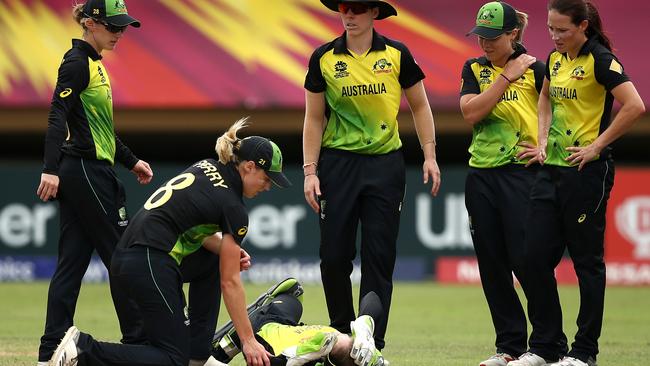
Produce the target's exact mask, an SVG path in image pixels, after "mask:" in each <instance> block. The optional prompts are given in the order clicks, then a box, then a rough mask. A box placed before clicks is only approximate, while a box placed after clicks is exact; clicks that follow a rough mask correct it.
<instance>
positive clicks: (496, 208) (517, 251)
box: [465, 164, 536, 357]
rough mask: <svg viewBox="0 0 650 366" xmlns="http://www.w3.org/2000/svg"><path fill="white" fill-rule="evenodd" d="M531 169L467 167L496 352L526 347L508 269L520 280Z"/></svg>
mask: <svg viewBox="0 0 650 366" xmlns="http://www.w3.org/2000/svg"><path fill="white" fill-rule="evenodd" d="M535 171H536V170H535V168H532V167H531V168H526V167H524V166H523V165H516V164H509V165H506V166H502V167H498V168H491V169H476V168H470V169H469V172H468V174H467V179H466V181H465V206H466V207H467V212H468V214H469V222H470V232H471V234H472V241H473V243H474V250H475V252H476V258H477V260H478V265H479V271H480V274H481V285H482V286H483V292H484V293H485V299H486V300H487V303H488V307H489V308H490V314H491V316H492V323H493V324H494V330H495V332H496V342H495V345H496V349H497V353H502V352H505V353H508V354H510V355H513V356H515V357H518V356H519V355H521V354H522V353H524V352H525V351H526V349H527V343H526V342H527V339H528V333H527V320H526V315H525V313H524V310H523V307H522V305H521V302H520V301H519V297H518V296H517V292H516V291H515V288H514V285H513V280H512V273H513V272H514V274H515V275H516V276H517V279H519V280H520V281H521V280H522V278H523V277H522V270H523V261H524V255H525V247H524V234H525V220H526V214H527V212H528V206H529V195H530V188H531V187H532V185H533V181H534V179H535Z"/></svg>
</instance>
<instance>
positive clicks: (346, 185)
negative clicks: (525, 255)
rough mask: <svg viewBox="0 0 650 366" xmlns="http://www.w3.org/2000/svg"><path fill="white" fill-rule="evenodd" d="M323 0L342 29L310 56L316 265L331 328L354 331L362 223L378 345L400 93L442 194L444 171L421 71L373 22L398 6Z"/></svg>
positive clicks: (434, 188)
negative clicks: (354, 280)
mask: <svg viewBox="0 0 650 366" xmlns="http://www.w3.org/2000/svg"><path fill="white" fill-rule="evenodd" d="M321 2H322V3H323V5H325V6H326V7H327V8H328V9H330V10H332V11H335V12H337V13H338V17H339V18H340V19H341V23H342V26H343V30H344V33H343V34H342V35H340V36H339V37H337V38H335V39H333V40H332V41H330V42H327V43H325V44H323V45H322V46H320V47H318V48H317V49H316V50H314V52H313V53H312V56H311V57H310V60H309V70H308V71H307V75H306V77H305V83H304V87H305V89H306V90H305V122H304V129H303V159H304V165H303V173H304V177H305V178H304V191H303V193H304V195H305V200H306V201H307V203H308V204H309V206H310V207H311V208H312V210H313V211H314V212H315V213H317V214H318V216H319V219H320V250H319V255H320V259H321V264H320V268H321V278H322V281H323V289H324V292H325V298H326V301H327V308H328V312H329V317H330V325H331V326H332V327H333V328H336V329H337V330H338V331H340V332H342V333H350V331H351V330H350V322H351V321H353V320H354V319H355V311H354V304H353V300H352V299H353V296H352V286H351V284H350V274H351V273H352V268H353V265H352V261H353V259H354V258H355V256H356V254H357V240H356V239H357V231H358V230H360V231H361V240H360V244H359V247H360V251H359V252H360V253H361V290H360V294H359V298H362V297H363V296H364V295H365V294H366V293H368V292H369V291H374V292H375V293H376V294H377V296H379V299H380V301H381V303H382V306H383V309H384V312H383V313H382V314H381V316H379V317H378V318H377V328H376V330H377V331H376V332H375V334H374V336H375V343H376V345H377V348H378V349H381V348H383V347H384V346H385V340H384V336H385V334H386V329H387V326H388V314H389V313H390V311H389V310H390V304H391V298H392V291H393V282H392V276H393V269H394V268H395V259H396V255H397V254H396V252H397V235H398V229H399V222H400V215H401V207H402V201H403V198H404V189H405V184H406V174H405V169H406V168H405V165H404V157H403V154H402V141H401V139H400V136H399V131H398V121H397V114H398V112H399V106H400V103H401V101H402V95H404V96H405V97H406V99H407V101H408V104H409V106H410V108H411V111H412V112H413V116H414V118H413V122H414V125H415V129H416V131H417V135H418V139H419V141H420V146H421V148H422V155H423V158H424V163H423V164H422V173H423V174H422V175H423V177H424V179H423V180H424V183H425V184H426V183H428V182H429V180H430V181H431V183H432V185H431V194H432V195H436V194H437V192H438V189H439V187H440V168H439V167H438V163H437V161H436V152H435V127H434V123H433V115H432V113H431V108H430V106H429V101H428V99H427V97H426V90H425V88H424V83H423V81H422V80H423V79H424V77H425V76H424V72H423V71H422V69H421V68H420V66H418V64H417V63H416V62H415V59H414V57H413V55H411V52H410V51H409V49H408V47H407V46H406V45H405V44H404V43H402V42H399V41H396V40H393V39H390V38H388V37H385V36H383V35H381V34H379V33H378V32H377V31H376V30H375V29H374V21H375V20H379V19H385V18H388V17H390V16H393V15H397V11H396V10H395V8H394V7H393V6H392V5H390V4H389V3H388V2H386V1H351V0H321ZM323 119H326V120H328V123H326V124H324V123H323ZM359 222H363V225H361V228H360V229H359Z"/></svg>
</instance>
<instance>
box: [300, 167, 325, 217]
mask: <svg viewBox="0 0 650 366" xmlns="http://www.w3.org/2000/svg"><path fill="white" fill-rule="evenodd" d="M304 193H305V201H307V204H309V207H311V209H312V210H314V212H316V213H318V212H319V211H320V206H319V204H318V197H320V195H321V193H320V180H319V179H318V176H317V175H316V174H310V175H307V176H306V177H305V186H304Z"/></svg>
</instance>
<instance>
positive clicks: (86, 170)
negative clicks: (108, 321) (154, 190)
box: [36, 0, 153, 366]
mask: <svg viewBox="0 0 650 366" xmlns="http://www.w3.org/2000/svg"><path fill="white" fill-rule="evenodd" d="M73 18H74V20H75V22H76V23H77V24H79V25H80V26H81V28H82V29H83V34H82V36H81V39H73V40H72V48H71V49H70V50H68V51H67V52H66V53H65V55H64V56H63V61H62V62H61V65H60V66H59V70H58V76H57V81H56V86H55V88H54V93H53V95H52V103H51V107H50V113H49V116H48V126H47V133H46V136H45V149H44V150H45V154H44V159H43V160H44V164H43V170H42V174H41V179H40V182H39V186H38V189H37V192H36V193H37V195H38V197H39V198H40V199H41V200H43V201H49V200H54V199H56V200H57V202H58V204H59V213H60V235H59V243H58V258H57V265H56V270H55V272H54V275H53V276H52V280H51V282H50V287H49V292H48V298H47V315H46V320H45V331H44V334H43V336H42V337H41V343H40V347H39V352H38V365H40V366H44V365H46V364H47V360H48V359H49V358H50V357H52V353H53V352H54V349H55V348H56V345H57V343H58V342H60V341H61V338H62V337H63V335H64V333H65V331H66V329H68V327H70V326H71V325H72V324H73V320H74V314H75V310H76V305H77V298H78V296H79V290H80V288H81V282H82V278H83V276H84V273H85V272H86V269H87V268H88V264H89V263H90V260H91V257H92V254H93V252H97V254H98V255H99V257H100V258H101V260H102V262H103V263H104V265H105V266H106V268H110V265H111V256H112V254H113V251H114V249H115V245H116V244H117V242H118V241H119V239H120V236H121V235H122V233H123V232H124V229H125V228H126V226H127V225H128V223H129V215H128V213H127V211H126V195H125V193H124V187H123V185H122V182H120V180H119V179H118V178H117V176H116V174H115V171H114V170H113V166H114V165H115V163H120V164H121V165H123V166H124V167H125V168H127V169H128V170H130V171H132V172H133V173H134V174H135V175H136V177H137V179H138V181H139V182H140V183H141V184H147V183H149V182H150V181H151V179H152V177H153V172H152V171H151V168H150V167H149V164H148V163H147V162H145V161H144V160H140V159H138V158H137V157H136V156H135V155H134V154H133V152H131V150H130V149H129V148H128V147H127V146H126V145H125V144H123V143H122V141H121V140H120V139H119V138H118V136H117V135H116V133H115V128H114V121H113V86H112V83H111V78H110V75H109V73H108V70H107V69H106V67H105V66H104V64H103V63H102V54H103V52H104V51H112V50H113V49H114V48H115V46H116V45H117V44H118V43H119V42H120V40H121V39H122V37H123V36H124V34H125V32H126V28H127V27H128V26H129V25H131V26H133V27H140V22H139V21H137V20H136V19H134V18H133V17H131V16H130V15H129V13H128V11H127V8H126V4H125V3H124V1H122V0H88V1H87V2H86V3H84V4H78V5H76V6H75V7H74V8H73ZM109 276H110V275H109ZM109 279H110V281H109V282H110V287H111V296H112V298H113V303H114V305H115V310H116V312H117V317H118V319H119V322H120V330H121V332H122V342H125V343H131V344H133V343H140V342H142V341H143V339H144V338H143V334H142V329H141V321H140V320H139V316H138V311H137V308H135V306H134V304H133V303H132V301H130V300H129V299H128V296H126V294H125V293H124V291H123V290H122V289H121V288H119V287H118V286H116V285H115V283H116V281H113V280H112V278H109Z"/></svg>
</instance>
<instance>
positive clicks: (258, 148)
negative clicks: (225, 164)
mask: <svg viewBox="0 0 650 366" xmlns="http://www.w3.org/2000/svg"><path fill="white" fill-rule="evenodd" d="M235 155H237V157H239V159H240V160H251V161H254V162H255V164H256V165H257V166H258V167H260V168H262V169H264V170H265V171H266V175H268V176H269V178H271V180H272V181H273V183H275V184H276V185H277V186H279V187H282V188H286V187H289V186H291V182H290V181H289V179H287V177H286V176H285V175H284V173H283V172H282V151H280V148H279V147H278V145H276V144H275V143H274V142H273V141H271V140H269V139H267V138H265V137H262V136H249V137H246V138H244V139H242V140H241V143H240V145H239V149H237V151H235Z"/></svg>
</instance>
